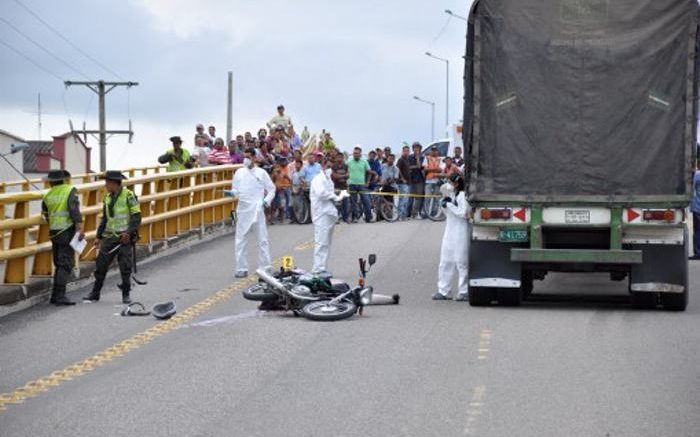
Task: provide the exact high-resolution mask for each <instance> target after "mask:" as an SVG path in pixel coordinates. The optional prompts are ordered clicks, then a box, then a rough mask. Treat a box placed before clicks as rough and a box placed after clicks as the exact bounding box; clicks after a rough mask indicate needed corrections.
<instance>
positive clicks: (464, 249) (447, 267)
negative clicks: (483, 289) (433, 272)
mask: <svg viewBox="0 0 700 437" xmlns="http://www.w3.org/2000/svg"><path fill="white" fill-rule="evenodd" d="M448 183H449V184H451V185H452V187H453V192H454V197H445V198H443V199H442V202H441V206H442V208H443V210H444V211H445V216H446V217H447V220H446V224H445V234H444V235H443V238H442V249H441V250H440V267H439V269H438V282H437V286H438V291H437V293H435V294H434V295H433V300H449V299H450V294H451V292H452V284H453V283H454V279H455V272H456V273H457V296H456V297H455V300H456V301H466V300H468V299H469V259H468V255H469V221H468V219H467V217H468V216H469V210H470V207H469V203H467V199H466V196H465V194H464V178H463V177H462V176H460V175H452V176H451V177H450V179H449V182H448Z"/></svg>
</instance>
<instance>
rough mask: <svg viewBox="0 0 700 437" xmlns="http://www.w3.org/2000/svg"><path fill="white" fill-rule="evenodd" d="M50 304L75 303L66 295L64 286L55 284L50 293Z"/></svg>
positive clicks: (66, 304) (68, 304) (65, 304)
mask: <svg viewBox="0 0 700 437" xmlns="http://www.w3.org/2000/svg"><path fill="white" fill-rule="evenodd" d="M49 303H51V304H52V305H56V306H70V305H75V302H73V301H72V300H70V299H68V298H67V297H66V287H65V286H63V287H61V286H55V287H54V289H53V293H51V300H50V301H49Z"/></svg>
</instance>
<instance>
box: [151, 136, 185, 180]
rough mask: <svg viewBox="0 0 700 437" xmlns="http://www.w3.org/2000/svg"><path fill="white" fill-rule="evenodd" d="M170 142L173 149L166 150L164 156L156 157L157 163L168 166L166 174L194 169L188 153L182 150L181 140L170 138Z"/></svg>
mask: <svg viewBox="0 0 700 437" xmlns="http://www.w3.org/2000/svg"><path fill="white" fill-rule="evenodd" d="M170 142H171V143H172V144H173V148H172V149H170V150H168V151H167V152H166V153H165V155H162V156H160V157H158V162H159V163H161V164H168V170H167V171H168V173H172V172H175V171H183V170H187V169H190V168H192V167H194V159H193V158H192V156H190V152H188V151H187V149H183V148H182V138H180V137H171V138H170Z"/></svg>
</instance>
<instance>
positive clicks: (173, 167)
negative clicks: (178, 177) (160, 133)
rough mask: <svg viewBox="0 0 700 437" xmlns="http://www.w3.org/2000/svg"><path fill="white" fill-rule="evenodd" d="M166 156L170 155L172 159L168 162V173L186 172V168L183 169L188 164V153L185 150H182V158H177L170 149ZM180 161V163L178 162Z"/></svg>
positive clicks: (173, 150)
mask: <svg viewBox="0 0 700 437" xmlns="http://www.w3.org/2000/svg"><path fill="white" fill-rule="evenodd" d="M168 155H171V156H172V157H173V158H172V159H171V160H170V164H169V165H168V172H169V173H171V172H174V171H183V170H187V167H185V164H187V163H188V162H190V152H188V151H187V150H185V149H182V156H181V157H178V156H177V155H176V154H175V149H170V150H168ZM180 159H182V161H180Z"/></svg>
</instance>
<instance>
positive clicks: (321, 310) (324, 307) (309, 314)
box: [301, 299, 357, 322]
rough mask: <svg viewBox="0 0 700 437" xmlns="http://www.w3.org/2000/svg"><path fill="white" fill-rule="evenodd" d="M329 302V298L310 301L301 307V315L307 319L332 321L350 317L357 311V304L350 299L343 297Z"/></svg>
mask: <svg viewBox="0 0 700 437" xmlns="http://www.w3.org/2000/svg"><path fill="white" fill-rule="evenodd" d="M330 302H331V301H330V300H321V301H316V302H310V303H308V304H306V305H305V306H304V307H303V308H302V309H301V315H302V316H304V318H307V319H309V320H315V321H319V322H334V321H336V320H343V319H347V318H348V317H352V315H353V314H355V312H356V311H357V305H355V303H354V302H353V301H351V300H347V299H343V300H341V301H340V302H336V303H333V304H330Z"/></svg>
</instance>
